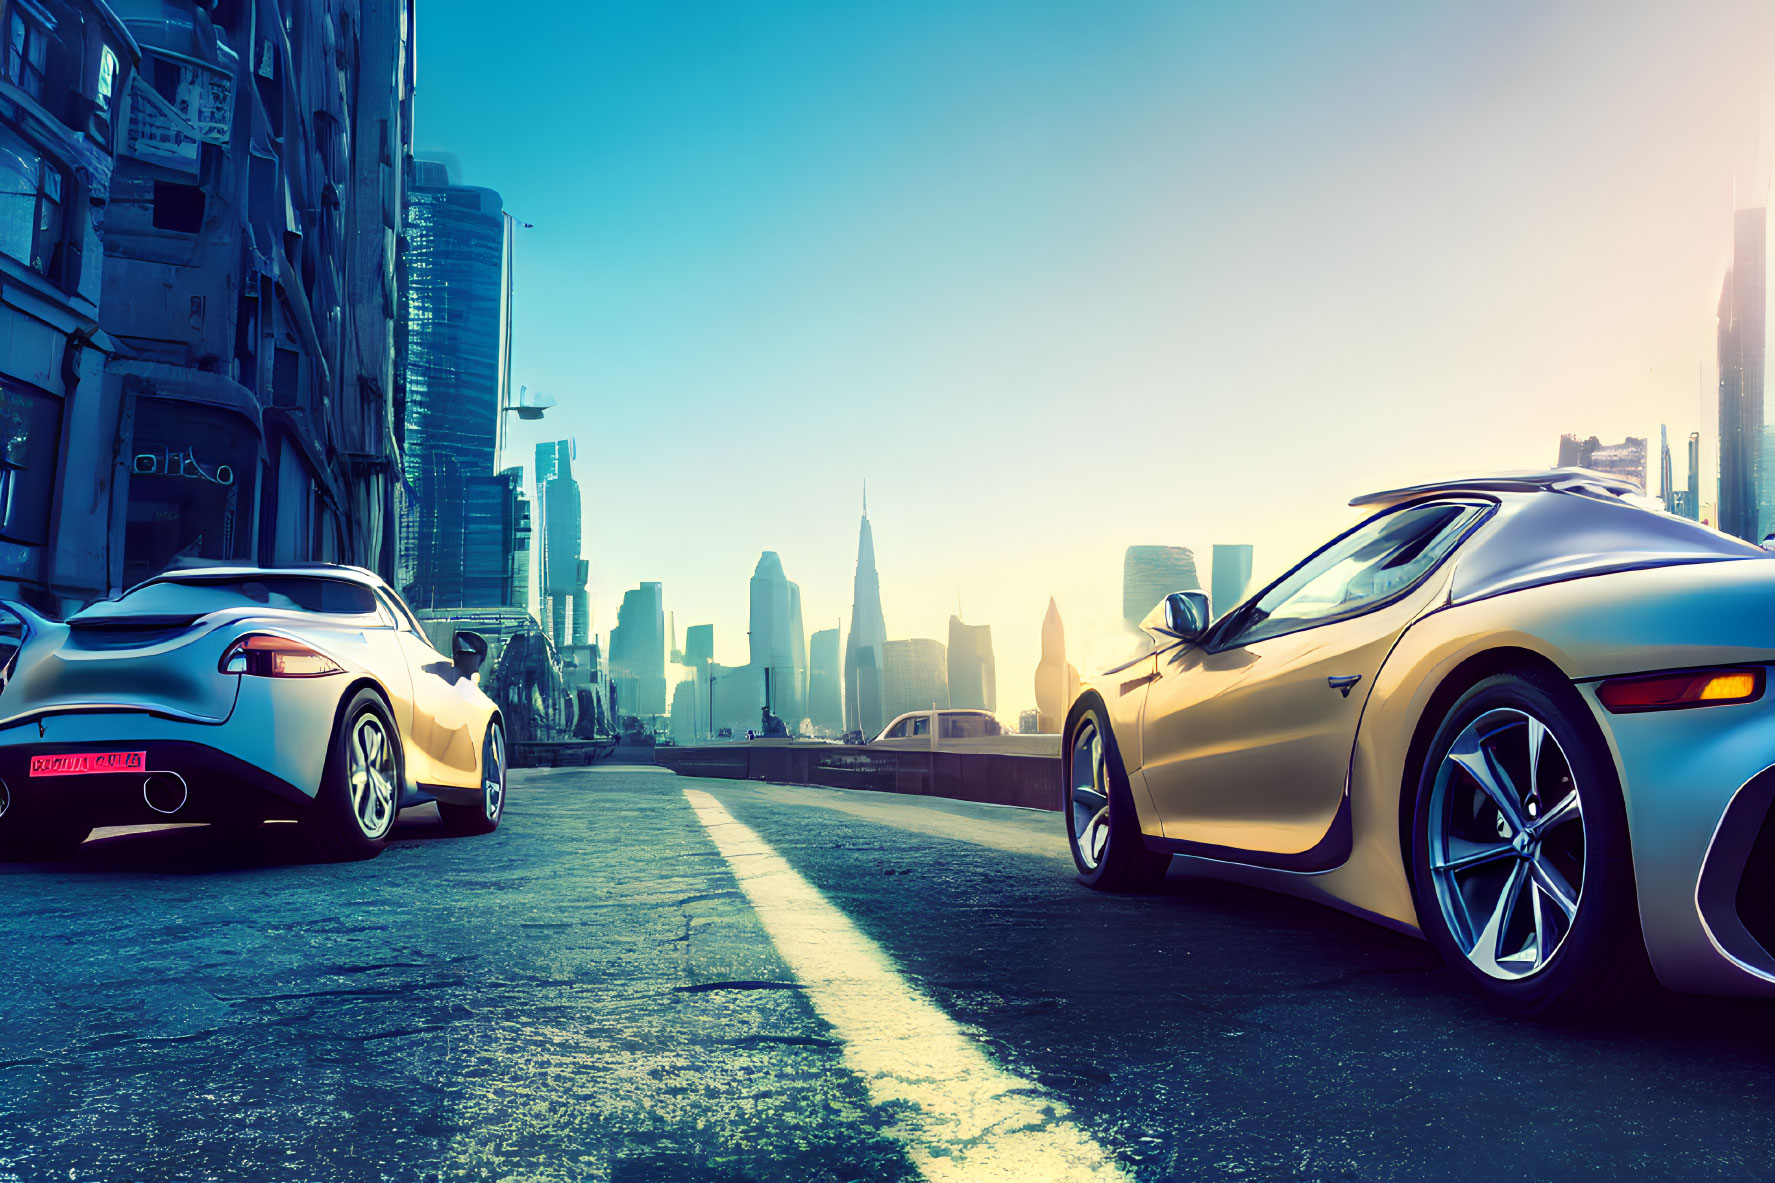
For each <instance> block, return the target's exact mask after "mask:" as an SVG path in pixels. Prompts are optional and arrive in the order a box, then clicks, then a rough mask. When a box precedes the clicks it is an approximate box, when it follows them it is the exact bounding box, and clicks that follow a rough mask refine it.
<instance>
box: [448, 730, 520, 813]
mask: <svg viewBox="0 0 1775 1183" xmlns="http://www.w3.org/2000/svg"><path fill="white" fill-rule="evenodd" d="M505 767H506V763H505V728H503V727H501V726H500V725H499V720H497V719H495V720H494V721H493V722H491V723H489V724H488V725H487V737H486V738H485V739H484V740H482V741H481V800H480V803H479V804H478V805H451V804H450V803H449V802H447V801H439V802H438V816H439V817H440V818H442V819H443V821H444V828H445V829H446V830H448V831H450V833H452V834H457V835H468V834H491V833H492V832H493V831H494V830H497V829H498V828H499V819H500V818H502V817H504V816H505Z"/></svg>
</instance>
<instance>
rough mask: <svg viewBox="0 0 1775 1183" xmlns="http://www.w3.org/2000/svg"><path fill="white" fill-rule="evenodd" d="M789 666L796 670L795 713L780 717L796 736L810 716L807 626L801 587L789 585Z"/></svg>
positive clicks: (793, 584) (794, 676)
mask: <svg viewBox="0 0 1775 1183" xmlns="http://www.w3.org/2000/svg"><path fill="white" fill-rule="evenodd" d="M789 665H790V668H791V669H793V670H794V675H793V678H794V683H795V685H794V689H795V701H794V708H795V713H794V714H793V715H781V716H779V717H780V718H781V719H782V720H783V721H784V722H785V723H787V724H788V725H789V733H790V734H791V735H793V734H795V732H796V730H797V729H798V728H799V727H800V726H801V721H802V720H803V719H805V718H807V716H808V709H807V626H806V625H805V624H803V623H802V621H801V585H800V584H799V583H790V584H789Z"/></svg>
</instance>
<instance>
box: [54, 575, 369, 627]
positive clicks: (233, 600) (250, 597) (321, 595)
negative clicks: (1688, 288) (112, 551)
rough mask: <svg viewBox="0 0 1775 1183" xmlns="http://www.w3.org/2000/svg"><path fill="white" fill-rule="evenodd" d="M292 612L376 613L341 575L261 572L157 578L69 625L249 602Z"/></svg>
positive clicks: (364, 591)
mask: <svg viewBox="0 0 1775 1183" xmlns="http://www.w3.org/2000/svg"><path fill="white" fill-rule="evenodd" d="M254 605H256V606H258V607H262V608H277V609H281V610H283V611H288V612H323V613H327V614H337V615H365V614H368V613H373V612H375V611H376V597H375V595H374V594H373V593H372V592H371V590H370V589H369V588H367V587H364V586H363V585H361V584H357V583H350V582H348V581H346V580H343V579H325V578H317V577H315V576H309V575H257V576H242V577H238V578H230V579H188V580H187V579H159V580H155V581H154V582H152V583H147V584H143V585H142V586H141V587H138V588H136V589H135V590H133V591H131V592H129V593H128V594H126V595H124V596H123V597H122V598H121V599H116V600H105V601H102V602H100V603H97V604H93V605H92V606H91V607H88V608H86V609H84V610H82V611H81V612H79V613H77V614H75V615H74V616H73V617H71V618H70V622H71V623H82V622H85V623H91V622H96V621H103V620H108V619H123V618H135V617H142V616H201V615H203V614H205V613H208V612H216V611H220V610H222V609H224V608H241V607H249V606H254Z"/></svg>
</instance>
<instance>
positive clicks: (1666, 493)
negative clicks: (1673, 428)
mask: <svg viewBox="0 0 1775 1183" xmlns="http://www.w3.org/2000/svg"><path fill="white" fill-rule="evenodd" d="M1674 491H1675V490H1674V488H1673V484H1672V478H1671V473H1670V433H1669V432H1668V431H1666V430H1665V428H1664V424H1662V423H1660V424H1658V499H1659V500H1660V501H1662V502H1664V508H1665V509H1669V508H1670V502H1671V493H1673V492H1674Z"/></svg>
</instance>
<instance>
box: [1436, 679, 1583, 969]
mask: <svg viewBox="0 0 1775 1183" xmlns="http://www.w3.org/2000/svg"><path fill="white" fill-rule="evenodd" d="M1427 838H1428V845H1429V871H1430V879H1431V883H1432V885H1433V886H1434V888H1435V892H1436V901H1437V903H1438V904H1439V905H1440V907H1441V909H1442V918H1443V920H1444V922H1445V923H1446V924H1447V926H1448V931H1449V933H1450V935H1451V936H1453V937H1454V940H1455V943H1456V945H1458V946H1459V947H1460V950H1461V952H1462V953H1464V954H1465V955H1466V957H1467V960H1468V961H1469V962H1471V963H1472V964H1473V965H1474V967H1475V968H1477V969H1479V970H1480V971H1481V972H1483V973H1485V974H1486V975H1487V976H1489V977H1493V978H1498V979H1500V980H1504V981H1514V980H1517V979H1520V978H1526V977H1528V976H1529V975H1531V974H1534V973H1538V972H1539V971H1540V970H1542V969H1544V968H1545V967H1546V966H1547V964H1548V963H1549V962H1551V961H1552V960H1553V958H1554V957H1555V956H1557V955H1558V953H1559V951H1560V949H1561V948H1562V947H1563V946H1564V944H1565V939H1566V937H1567V936H1568V935H1570V933H1571V930H1572V924H1573V923H1574V921H1575V920H1576V919H1577V915H1578V909H1579V907H1580V906H1581V903H1582V899H1583V891H1584V846H1585V843H1584V805H1583V799H1582V797H1581V796H1580V794H1579V785H1578V783H1577V779H1576V777H1575V776H1574V775H1573V772H1572V768H1571V763H1570V761H1568V760H1567V758H1566V754H1565V750H1564V749H1563V748H1562V747H1561V746H1560V744H1559V740H1558V738H1557V737H1556V736H1555V735H1554V734H1553V732H1552V731H1551V730H1550V729H1549V728H1548V726H1547V725H1546V723H1544V722H1543V721H1541V720H1540V719H1538V718H1536V717H1535V716H1534V715H1532V714H1530V713H1529V712H1527V711H1524V710H1519V709H1516V708H1514V707H1499V708H1497V709H1494V710H1489V711H1486V712H1485V713H1484V714H1482V715H1480V716H1479V717H1478V718H1476V719H1474V720H1473V721H1472V722H1471V723H1469V724H1467V726H1466V727H1464V728H1463V729H1462V730H1461V733H1460V734H1459V735H1457V736H1456V737H1455V740H1454V743H1453V744H1451V745H1450V746H1449V749H1448V751H1447V753H1446V754H1445V755H1444V756H1443V758H1442V763H1441V765H1440V767H1439V768H1438V769H1437V773H1436V781H1435V785H1434V787H1433V788H1432V790H1431V795H1430V808H1429V833H1428V834H1427Z"/></svg>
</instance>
